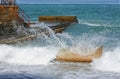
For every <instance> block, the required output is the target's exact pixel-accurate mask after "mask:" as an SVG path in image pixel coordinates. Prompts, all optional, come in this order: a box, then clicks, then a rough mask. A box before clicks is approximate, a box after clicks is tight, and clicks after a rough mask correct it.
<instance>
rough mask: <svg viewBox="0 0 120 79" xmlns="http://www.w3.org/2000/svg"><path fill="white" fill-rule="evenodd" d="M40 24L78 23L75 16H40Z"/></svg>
mask: <svg viewBox="0 0 120 79" xmlns="http://www.w3.org/2000/svg"><path fill="white" fill-rule="evenodd" d="M39 21H40V22H60V23H61V22H62V23H64V22H67V23H78V20H77V17H76V16H40V17H39Z"/></svg>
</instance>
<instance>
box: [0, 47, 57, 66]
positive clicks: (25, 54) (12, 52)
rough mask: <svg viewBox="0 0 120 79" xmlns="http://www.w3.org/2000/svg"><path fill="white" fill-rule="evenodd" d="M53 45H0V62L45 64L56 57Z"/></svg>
mask: <svg viewBox="0 0 120 79" xmlns="http://www.w3.org/2000/svg"><path fill="white" fill-rule="evenodd" d="M57 51H58V48H55V47H13V46H7V45H1V46H0V62H6V63H10V64H18V65H46V64H48V63H49V62H50V61H51V60H53V59H54V58H55V57H56V54H57Z"/></svg>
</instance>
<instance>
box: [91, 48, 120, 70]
mask: <svg viewBox="0 0 120 79" xmlns="http://www.w3.org/2000/svg"><path fill="white" fill-rule="evenodd" d="M119 52H120V47H117V48H115V49H114V50H112V51H106V52H104V53H103V55H102V57H101V58H100V59H97V60H94V62H93V63H91V65H92V66H93V68H95V69H98V70H102V71H111V72H120V67H119V66H120V57H119V56H120V53H119Z"/></svg>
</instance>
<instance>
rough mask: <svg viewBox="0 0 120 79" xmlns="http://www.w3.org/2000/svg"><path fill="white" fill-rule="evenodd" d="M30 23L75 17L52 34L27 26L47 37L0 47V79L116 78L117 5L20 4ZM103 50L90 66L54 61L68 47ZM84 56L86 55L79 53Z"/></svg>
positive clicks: (119, 44) (119, 68)
mask: <svg viewBox="0 0 120 79" xmlns="http://www.w3.org/2000/svg"><path fill="white" fill-rule="evenodd" d="M19 6H20V7H21V8H22V9H23V10H24V12H25V13H26V15H28V16H30V19H31V21H33V22H38V17H39V16H76V17H77V19H78V21H79V23H74V24H71V25H70V26H68V27H66V28H65V30H64V31H63V32H62V33H58V34H55V33H54V32H53V31H52V30H51V29H50V28H49V27H48V26H47V25H46V24H45V23H38V24H35V25H34V24H33V25H32V26H31V27H41V28H47V29H48V31H49V33H50V36H49V37H48V36H46V35H45V34H44V33H43V34H41V36H40V37H38V38H36V39H34V40H29V41H24V42H18V43H17V44H13V45H6V44H1V45H0V79H120V6H119V5H117V4H66V5H65V4H20V5H19ZM101 46H102V47H103V54H102V56H101V58H99V59H94V60H93V62H91V63H78V62H76V63H74V62H60V61H55V58H56V56H57V54H58V53H59V51H60V50H61V49H63V48H69V49H74V50H77V51H78V52H79V51H80V48H87V49H89V50H95V49H97V48H98V47H101ZM80 53H83V54H85V53H86V52H80Z"/></svg>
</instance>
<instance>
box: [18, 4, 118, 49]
mask: <svg viewBox="0 0 120 79" xmlns="http://www.w3.org/2000/svg"><path fill="white" fill-rule="evenodd" d="M20 7H21V8H23V10H24V11H25V12H26V14H28V15H29V16H30V17H31V20H32V21H37V20H38V17H39V16H43V15H50V16H51V15H55V16H59V15H66V16H67V15H70V16H72V15H73V16H77V18H78V20H79V24H74V25H71V26H70V27H68V28H67V29H66V30H65V32H67V33H69V34H70V35H71V36H72V37H73V38H76V37H80V36H81V35H84V34H86V35H88V36H89V37H91V36H93V39H94V38H95V37H94V35H98V38H99V37H100V36H101V37H104V38H106V39H108V40H106V41H104V43H103V42H101V40H102V38H101V39H98V40H96V42H98V43H99V44H100V45H105V46H106V47H110V46H111V47H115V46H117V45H118V44H119V42H120V41H119V40H120V7H119V5H20ZM89 37H88V38H87V37H86V38H87V39H89ZM104 38H103V39H104ZM111 43H112V44H111ZM106 44H107V45H106Z"/></svg>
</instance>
